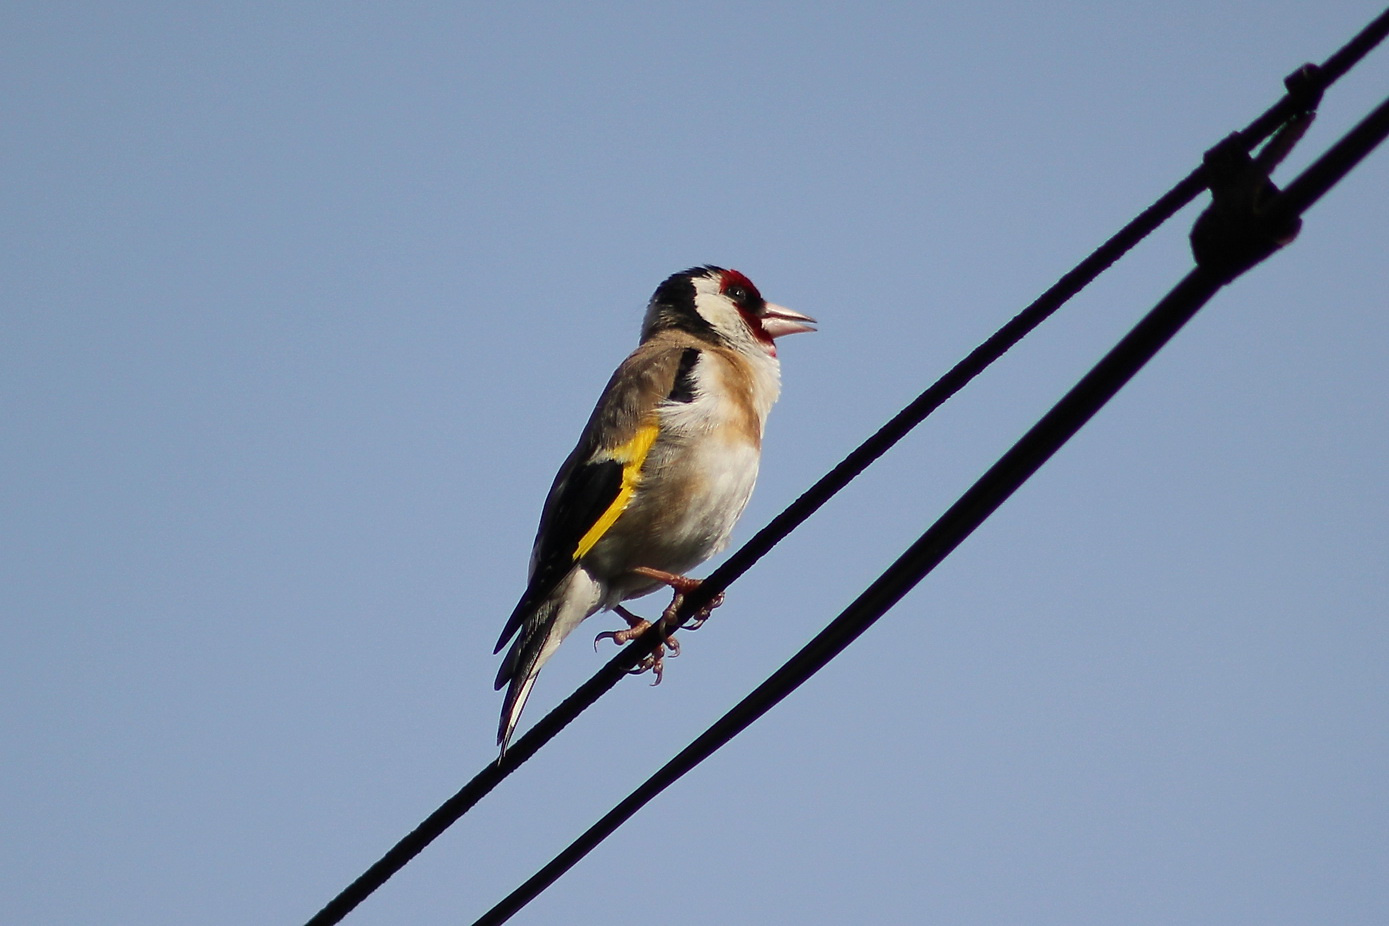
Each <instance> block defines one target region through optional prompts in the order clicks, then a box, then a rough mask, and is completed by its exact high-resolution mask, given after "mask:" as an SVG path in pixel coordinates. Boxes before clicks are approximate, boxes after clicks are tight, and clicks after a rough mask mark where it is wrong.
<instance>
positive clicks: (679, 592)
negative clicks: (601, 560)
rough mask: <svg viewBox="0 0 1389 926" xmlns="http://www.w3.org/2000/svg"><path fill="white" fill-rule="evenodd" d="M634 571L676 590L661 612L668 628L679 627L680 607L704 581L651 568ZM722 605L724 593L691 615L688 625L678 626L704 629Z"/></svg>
mask: <svg viewBox="0 0 1389 926" xmlns="http://www.w3.org/2000/svg"><path fill="white" fill-rule="evenodd" d="M632 571H633V572H635V573H637V574H638V575H644V576H646V577H647V578H648V579H655V580H656V581H657V582H660V583H662V584H664V585H669V586H670V587H671V589H673V590H674V592H675V597H674V598H672V599H671V602H670V604H669V605H668V606H667V607H666V609H665V610H664V611H663V612H661V620H662V621H663V622H664V623H665V625H666V626H667V627H675V626H677V625H676V623H675V618H676V615H677V614H678V613H679V611H680V605H681V604H683V603H684V601H685V596H686V595H688V594H689V593H690V592H692V591H694V590H695V589H697V588H699V587H700V586H701V585H703V584H704V580H703V579H691V578H690V577H689V576H680V575H676V574H675V573H673V572H666V571H665V570H663V569H652V568H650V567H649V566H638V567H637V568H635V569H633V570H632ZM721 604H723V592H719V593H718V594H717V595H715V596H714V597H713V598H712V599H711V600H710V601H709V603H708V604H706V605H705V606H704V607H702V608H700V609H699V610H698V611H696V612H695V613H694V614H691V615H690V619H689V620H688V621H687V622H686V623H684V624H680V625H678V626H679V628H680V629H681V630H698V629H699V628H701V627H703V626H704V622H705V621H707V620H708V619H709V614H710V613H711V612H712V611H713V610H714V609H715V608H717V607H718V606H719V605H721Z"/></svg>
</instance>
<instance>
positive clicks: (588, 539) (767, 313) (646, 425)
mask: <svg viewBox="0 0 1389 926" xmlns="http://www.w3.org/2000/svg"><path fill="white" fill-rule="evenodd" d="M815 324H816V321H815V319H813V318H811V317H810V316H809V315H803V314H801V313H800V312H795V311H792V310H791V309H788V308H785V307H784V306H779V305H775V304H773V303H770V302H768V301H767V300H765V299H764V298H762V294H761V293H760V292H758V289H757V287H756V286H754V285H753V283H752V281H751V280H749V279H748V278H747V277H746V276H745V275H744V274H742V273H740V272H739V271H737V270H725V269H724V268H722V267H716V266H713V265H712V264H706V265H704V266H699V267H693V268H691V269H689V270H685V271H682V272H680V273H676V274H673V275H671V276H670V277H668V278H667V279H666V280H665V281H664V282H663V283H661V285H660V286H658V287H657V288H656V291H655V293H654V294H653V295H652V297H651V300H650V302H649V303H648V304H647V307H646V313H645V316H644V318H643V320H642V325H641V337H640V340H639V343H638V345H637V347H636V349H635V350H634V351H632V353H631V354H630V355H629V356H628V357H627V359H626V360H624V361H623V362H622V363H621V365H619V366H618V368H617V370H616V371H615V372H614V373H613V375H612V378H611V379H610V380H609V381H608V384H607V386H606V387H605V388H604V389H603V392H602V395H601V396H600V397H599V399H598V403H597V405H596V406H595V407H594V409H593V413H592V414H591V415H590V416H589V419H588V423H587V424H586V425H585V426H584V429H583V432H582V434H581V435H580V437H579V441H578V444H577V445H576V446H575V447H574V450H573V452H571V453H570V454H569V456H568V458H567V459H566V460H565V461H564V463H563V465H561V466H560V469H559V473H558V474H557V475H556V476H555V480H554V483H553V485H552V486H551V487H550V491H549V494H548V495H547V496H546V499H545V504H544V506H543V508H542V509H541V515H540V526H539V528H538V529H537V531H536V536H535V543H534V545H533V547H532V549H531V559H530V570H529V578H528V581H527V584H526V589H525V592H524V593H523V594H522V595H521V599H520V601H519V602H517V604H516V607H515V609H514V610H513V611H512V612H511V616H510V617H508V618H507V621H506V625H505V626H504V627H503V628H502V633H501V636H500V638H499V639H498V640H497V646H496V649H495V650H494V651H493V654H494V655H496V654H497V653H500V652H501V651H502V649H503V648H504V647H506V646H507V644H508V642H510V649H508V650H507V653H506V656H505V657H503V659H502V664H501V668H500V669H499V671H498V672H497V678H496V688H497V689H498V690H500V689H502V688H503V687H505V688H506V689H507V691H506V696H505V699H504V701H503V705H502V713H501V722H500V724H499V726H498V729H497V745H498V746H499V747H500V749H501V754H502V755H505V754H506V749H507V745H508V743H509V742H510V740H511V737H512V734H513V733H514V732H515V730H516V724H517V722H518V721H519V720H520V717H521V711H522V709H523V708H524V707H525V704H526V699H527V698H528V697H529V696H530V692H531V687H532V686H533V685H534V684H535V680H536V676H537V675H538V674H539V673H540V669H541V667H542V666H543V665H544V664H545V662H546V660H548V659H549V658H550V657H551V656H552V655H553V654H554V652H555V650H556V649H557V648H558V647H559V645H560V643H561V641H563V640H564V638H565V637H567V636H568V635H569V634H570V633H571V632H572V631H573V630H574V629H575V628H576V627H578V626H579V624H580V623H581V622H583V621H584V620H585V619H586V618H588V617H589V616H591V615H593V614H594V613H596V612H598V611H600V610H611V611H615V612H616V613H617V614H618V615H620V616H621V617H622V618H623V619H624V620H625V621H626V622H627V624H628V629H627V630H623V631H616V632H608V633H603V634H599V635H598V637H597V638H595V640H594V646H595V647H597V645H598V640H601V639H603V638H605V637H606V638H608V639H611V640H613V641H614V642H616V643H618V644H623V643H626V642H628V641H629V640H630V639H632V638H634V637H635V636H637V635H638V634H640V633H641V631H643V630H645V629H646V627H648V626H650V624H649V623H648V622H647V621H645V620H643V619H641V618H639V617H637V616H636V615H634V614H632V613H631V612H630V611H628V610H627V609H626V608H624V607H623V606H622V602H624V601H627V600H629V599H632V598H637V597H640V596H642V595H647V594H650V593H652V592H654V591H656V590H657V589H659V588H661V587H662V586H670V587H671V588H672V589H673V590H674V592H675V599H674V600H673V602H672V604H671V607H670V608H667V609H666V612H665V613H666V615H667V616H669V615H671V614H673V613H674V609H675V608H676V607H677V606H678V604H679V602H680V600H681V596H682V594H684V593H688V592H689V591H690V590H691V589H693V588H694V587H697V586H698V584H699V580H697V579H690V578H687V577H686V575H685V574H686V573H688V572H689V571H690V570H692V569H694V568H695V567H697V566H699V565H700V564H701V563H703V562H704V561H705V560H707V559H709V558H710V557H711V556H713V555H714V554H716V553H718V552H719V551H720V550H722V549H723V548H724V547H725V546H727V544H728V540H729V536H730V535H731V533H732V531H733V527H734V524H735V523H736V522H737V521H738V518H739V517H740V516H741V515H742V513H743V509H744V508H745V507H746V506H747V503H748V499H749V497H750V496H751V495H752V489H753V484H754V483H755V482H756V480H757V469H758V463H759V459H760V457H761V450H762V432H763V428H764V426H765V424H766V421H767V414H768V412H770V411H771V408H772V405H773V403H775V402H776V400H777V397H778V395H779V394H780V391H781V373H780V362H779V360H778V358H777V345H776V342H777V339H778V338H781V337H784V336H786V335H789V334H796V333H799V332H808V331H815V330H817V329H816V328H815ZM721 598H722V596H719V598H718V599H716V600H715V601H714V602H712V603H711V604H710V606H709V607H706V608H705V609H704V610H703V612H702V613H701V614H698V615H696V616H695V618H694V620H695V624H694V625H695V626H697V625H698V624H699V623H702V622H703V618H705V617H707V616H708V610H709V609H710V608H712V607H713V606H714V605H716V604H717V603H718V602H719V601H720V600H721ZM672 630H673V628H672ZM665 645H669V646H670V647H671V650H672V654H674V653H677V652H678V647H677V644H676V641H675V639H674V637H673V636H670V637H668V639H667V640H666V643H665V644H663V646H662V648H661V649H658V650H657V651H656V652H655V653H654V654H653V655H652V656H649V657H648V658H647V660H646V661H645V662H644V663H643V664H642V665H641V666H639V667H637V669H636V671H642V670H643V669H650V670H652V671H653V674H654V675H655V679H656V680H655V681H654V682H653V683H652V684H657V683H659V681H660V679H661V669H662V663H661V655H662V653H663V650H664V646H665Z"/></svg>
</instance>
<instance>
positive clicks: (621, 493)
mask: <svg viewBox="0 0 1389 926" xmlns="http://www.w3.org/2000/svg"><path fill="white" fill-rule="evenodd" d="M660 430H661V429H660V427H658V426H657V425H656V423H655V422H654V421H653V422H652V423H651V424H644V425H642V426H641V427H639V428H637V433H636V434H635V435H634V436H633V437H632V439H631V440H629V441H628V442H627V443H625V444H622V445H620V446H617V447H614V448H613V449H612V453H611V454H610V455H609V457H608V458H609V459H611V460H616V461H617V462H619V463H621V464H622V488H620V489H618V490H617V498H615V499H613V502H612V504H611V505H609V506H608V508H607V510H606V511H604V512H603V514H602V515H601V516H600V517H599V518H598V520H597V521H594V522H593V526H592V527H590V528H589V529H588V533H586V534H584V535H583V536H582V537H580V538H579V545H578V547H576V548H575V550H574V559H576V560H577V559H578V558H579V557H581V556H583V555H584V554H586V553H588V551H589V550H592V549H593V545H594V544H596V543H597V542H598V541H599V540H600V539H601V538H602V536H603V535H604V534H606V533H607V532H608V528H610V527H612V526H613V524H614V523H616V521H617V519H618V516H619V515H621V514H622V512H623V511H625V510H626V508H627V504H628V503H629V502H630V501H631V500H632V495H633V493H635V492H636V491H637V483H638V482H640V480H641V465H642V463H644V462H646V455H647V454H648V453H649V452H650V451H651V445H652V444H654V443H656V435H657V434H658V433H660Z"/></svg>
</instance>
